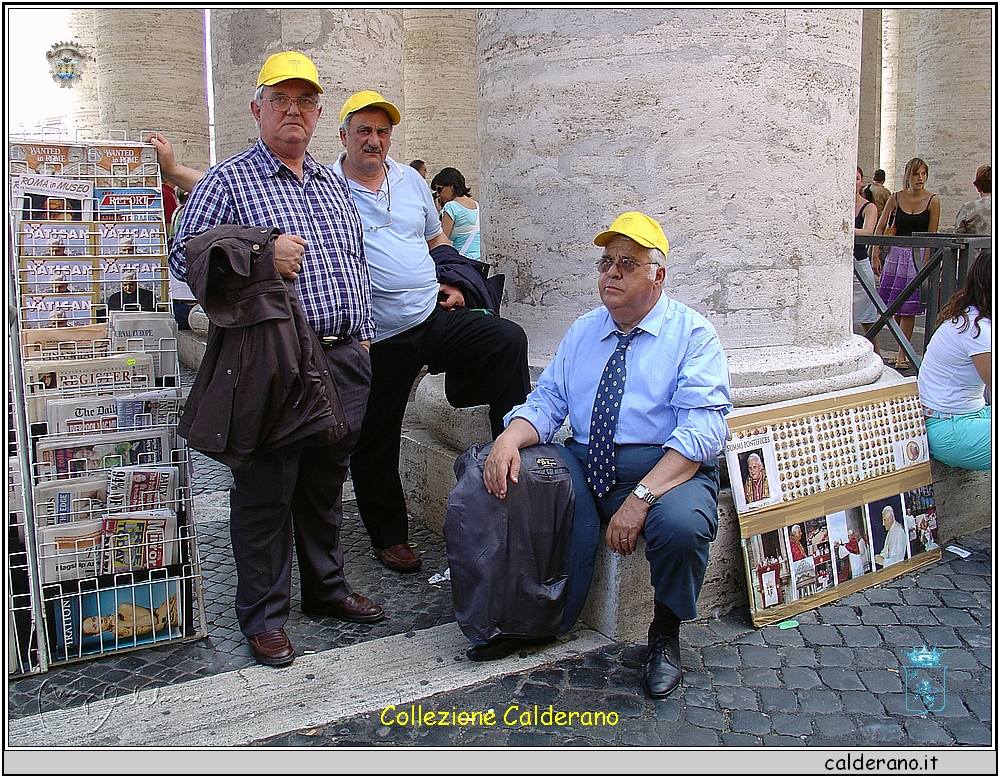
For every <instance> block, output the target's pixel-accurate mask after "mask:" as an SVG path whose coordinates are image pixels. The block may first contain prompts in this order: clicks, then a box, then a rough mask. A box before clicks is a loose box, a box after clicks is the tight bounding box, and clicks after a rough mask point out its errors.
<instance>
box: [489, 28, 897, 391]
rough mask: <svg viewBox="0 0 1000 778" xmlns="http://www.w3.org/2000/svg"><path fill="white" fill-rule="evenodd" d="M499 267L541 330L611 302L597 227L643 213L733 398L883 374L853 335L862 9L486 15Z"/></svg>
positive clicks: (492, 203)
mask: <svg viewBox="0 0 1000 778" xmlns="http://www.w3.org/2000/svg"><path fill="white" fill-rule="evenodd" d="M479 13H480V25H479V48H480V78H479V83H480V101H479V119H480V144H481V147H480V175H481V179H482V185H481V187H480V188H481V191H482V198H483V200H484V201H485V205H484V215H485V217H486V229H487V230H488V231H489V232H490V233H491V234H492V235H493V236H494V240H493V247H492V249H491V258H492V259H494V261H496V262H498V263H499V265H500V267H499V269H500V270H501V271H503V272H505V273H507V289H508V294H510V295H511V296H512V298H513V300H514V301H515V302H516V303H519V304H520V305H519V306H517V305H516V306H511V308H509V309H508V310H511V311H513V312H515V313H516V315H517V317H519V319H520V320H521V322H522V323H523V324H524V325H525V326H526V328H529V336H530V335H531V330H532V329H537V327H538V321H539V320H540V319H544V318H550V319H552V318H559V317H562V318H568V317H567V314H575V313H579V312H582V311H583V310H586V309H588V308H590V307H593V306H595V305H597V304H599V299H598V297H597V294H596V282H597V277H596V272H595V269H594V261H595V258H596V256H597V250H596V249H595V247H594V246H593V245H592V243H591V241H592V239H593V236H594V235H595V234H596V233H597V232H598V231H599V230H600V229H602V228H604V227H606V226H607V225H608V224H609V223H610V221H611V219H612V218H614V217H615V216H616V215H618V214H619V213H621V212H622V211H627V210H641V211H644V212H646V213H648V214H650V215H652V216H654V217H655V218H657V219H658V220H659V221H660V222H661V224H662V225H663V227H664V229H665V231H666V233H667V237H668V238H669V240H670V243H671V251H670V256H669V259H668V270H667V282H666V290H667V292H668V293H669V294H671V295H672V296H675V297H677V298H678V299H680V300H682V301H683V302H685V303H687V304H689V305H691V306H692V307H693V308H695V309H696V310H698V311H700V312H702V313H704V314H705V315H707V316H708V317H709V318H710V319H711V320H712V322H713V323H714V324H715V325H716V327H717V328H718V330H719V333H720V335H721V337H722V341H723V344H724V345H725V347H726V350H727V353H728V355H729V359H730V369H731V373H732V380H733V386H734V399H735V400H736V401H737V403H739V404H745V405H746V404H758V403H763V402H770V401H777V400H785V399H792V398H796V397H801V396H805V395H809V394H813V393H818V392H823V391H831V390H835V389H843V388H849V387H853V386H859V385H865V384H868V383H871V382H872V381H874V380H875V379H876V378H877V376H878V375H879V373H880V371H881V361H880V360H878V359H877V358H876V357H875V356H874V355H873V354H872V351H871V346H870V344H869V343H868V342H867V341H866V340H864V339H863V338H859V337H856V336H854V335H853V333H852V328H851V246H852V244H853V240H852V239H853V220H852V218H851V216H852V202H853V185H852V182H853V180H854V167H855V158H856V152H857V127H858V116H857V109H858V85H859V82H860V63H861V18H862V17H861V11H860V10H844V9H824V10H818V11H813V10H808V9H796V10H781V9H774V10H771V9H759V10H751V11H744V10H701V9H677V10H665V9H629V10H607V9H600V10H586V11H584V10H580V11H566V10H508V9H492V10H483V11H480V12H479Z"/></svg>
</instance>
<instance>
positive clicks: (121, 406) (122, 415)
mask: <svg viewBox="0 0 1000 778" xmlns="http://www.w3.org/2000/svg"><path fill="white" fill-rule="evenodd" d="M116 400H117V405H118V429H140V428H142V427H157V426H163V425H165V426H168V427H170V426H174V425H176V424H177V422H178V420H179V416H180V412H181V407H182V406H183V404H184V399H183V398H182V397H181V395H180V389H176V388H174V389H156V390H154V391H151V392H139V393H137V394H126V395H121V396H119V397H117V398H116Z"/></svg>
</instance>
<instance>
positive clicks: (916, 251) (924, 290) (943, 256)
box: [854, 232, 993, 371]
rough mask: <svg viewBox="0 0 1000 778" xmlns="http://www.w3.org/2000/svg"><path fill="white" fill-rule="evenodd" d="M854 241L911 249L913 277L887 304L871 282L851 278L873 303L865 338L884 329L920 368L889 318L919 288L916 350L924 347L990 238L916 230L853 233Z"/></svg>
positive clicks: (907, 343)
mask: <svg viewBox="0 0 1000 778" xmlns="http://www.w3.org/2000/svg"><path fill="white" fill-rule="evenodd" d="M854 244H855V245H860V246H881V247H885V248H884V249H883V250H888V247H889V246H903V247H905V248H910V249H911V250H912V251H913V264H914V267H915V268H916V270H917V274H916V277H915V278H914V279H913V280H912V281H911V282H910V283H909V285H907V287H906V288H905V289H904V290H903V291H902V292H900V294H899V296H898V297H896V298H895V299H894V300H892V301H890V303H889V304H888V305H886V304H885V302H884V301H883V300H882V298H881V297H879V295H878V291H877V289H876V288H875V287H873V286H872V285H871V283H870V282H869V281H868V280H867V279H865V278H864V277H863V276H860V275H858V274H857V272H855V278H857V280H858V282H859V283H860V284H861V286H862V287H863V288H864V290H865V292H866V293H867V294H868V296H869V297H870V298H871V300H872V302H873V303H874V304H875V308H876V309H877V310H878V312H879V317H878V319H877V320H876V321H875V323H874V324H872V326H871V327H869V328H868V329H867V330H866V331H865V337H866V338H868V340H870V341H873V342H874V340H875V339H876V338H877V337H878V336H879V333H880V332H881V331H882V329H883V328H888V329H889V331H890V332H891V333H892V336H893V337H894V338H895V339H896V342H897V343H898V344H899V347H900V349H901V350H902V351H903V352H904V353H905V354H906V357H907V359H909V361H910V364H911V365H913V366H914V367H915V368H916V369H917V370H918V371H919V370H920V357H919V356H918V355H917V353H916V349H914V348H913V345H912V344H911V343H910V341H909V340H908V339H907V337H906V336H905V335H904V334H903V332H902V330H900V329H899V325H898V324H897V323H896V321H895V319H894V318H893V317H894V316H895V315H896V313H897V312H898V311H899V309H900V308H902V306H903V303H905V302H906V301H907V299H909V297H910V295H911V294H913V292H914V291H915V290H916V289H918V288H919V289H920V301H921V303H922V304H923V306H924V307H925V308H926V309H927V314H926V317H927V318H926V322H925V325H924V338H923V344H922V348H921V349H920V352H921V353H923V352H924V351H926V349H927V344H928V343H929V342H930V339H931V336H932V335H933V334H934V329H935V327H936V324H937V318H938V314H939V313H940V312H941V309H942V308H943V307H944V306H945V305H946V304H947V302H948V300H949V299H950V298H951V296H952V295H953V294H954V293H955V292H956V291H958V290H959V289H960V288H961V286H962V284H964V283H965V276H966V274H967V273H968V271H969V265H971V264H972V259H973V258H974V257H975V255H976V253H977V252H979V251H988V252H991V253H992V250H993V249H992V247H993V238H992V236H989V235H961V234H944V233H940V232H933V233H932V232H918V233H915V234H913V235H911V236H908V237H905V238H903V237H897V236H895V235H893V236H886V235H857V236H855V238H854Z"/></svg>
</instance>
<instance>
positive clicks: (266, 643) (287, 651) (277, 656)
mask: <svg viewBox="0 0 1000 778" xmlns="http://www.w3.org/2000/svg"><path fill="white" fill-rule="evenodd" d="M247 640H248V642H249V643H250V651H251V653H253V656H254V659H256V660H257V661H258V662H260V663H261V664H262V665H270V666H271V667H283V666H284V665H288V664H291V663H292V660H293V659H295V649H294V648H293V647H292V641H291V640H289V639H288V635H286V634H285V630H283V629H269V630H268V631H267V632H261V633H260V634H257V635H251V636H250V637H249V638H248V639H247Z"/></svg>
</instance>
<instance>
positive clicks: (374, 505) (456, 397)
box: [351, 308, 530, 548]
mask: <svg viewBox="0 0 1000 778" xmlns="http://www.w3.org/2000/svg"><path fill="white" fill-rule="evenodd" d="M371 358H372V388H371V396H370V397H369V400H368V410H367V411H366V413H365V419H364V422H363V423H362V425H361V438H360V440H359V441H358V446H357V448H356V449H355V451H354V456H353V457H352V459H351V476H352V479H353V482H354V491H355V494H356V496H357V500H358V510H359V512H360V513H361V519H362V521H363V522H364V524H365V528H366V529H367V530H368V536H369V537H370V538H371V540H372V545H374V546H375V547H376V548H390V547H391V546H395V545H398V544H400V543H405V542H406V539H407V536H408V527H407V517H406V500H405V498H404V497H403V485H402V483H401V481H400V478H399V439H400V434H401V431H402V426H403V413H404V411H405V410H406V401H407V399H408V398H409V395H410V389H411V388H412V386H413V381H414V380H415V379H416V377H417V375H418V374H419V373H420V370H421V368H423V366H424V365H427V368H428V370H429V371H430V372H431V373H445V374H446V376H445V386H446V391H447V394H448V401H449V402H451V403H452V404H453V405H455V406H457V407H460V408H464V407H469V406H473V405H487V404H488V405H489V406H490V426H491V427H492V430H493V436H494V438H495V437H496V436H497V435H499V434H500V433H501V432H503V417H504V415H505V414H506V413H507V411H509V410H510V409H511V408H513V407H514V406H515V405H518V404H519V403H522V402H524V398H525V397H527V394H528V390H529V389H530V381H529V378H528V338H527V336H526V335H525V334H524V330H522V329H521V327H520V326H518V325H517V324H515V323H514V322H512V321H508V320H507V319H501V318H500V317H498V316H492V315H490V314H486V313H483V312H481V311H473V310H469V309H467V308H456V309H455V310H452V311H446V310H444V309H442V308H438V309H436V310H435V311H434V312H433V313H432V314H431V315H430V316H429V317H428V318H427V319H426V320H425V321H424V322H422V323H421V324H418V325H417V326H416V327H411V328H410V329H408V330H407V331H406V332H401V333H399V334H398V335H394V336H393V337H391V338H387V339H386V340H383V341H379V342H378V343H373V344H372V350H371Z"/></svg>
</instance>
